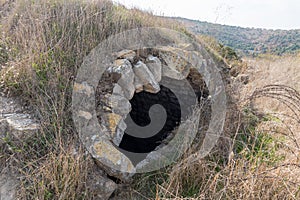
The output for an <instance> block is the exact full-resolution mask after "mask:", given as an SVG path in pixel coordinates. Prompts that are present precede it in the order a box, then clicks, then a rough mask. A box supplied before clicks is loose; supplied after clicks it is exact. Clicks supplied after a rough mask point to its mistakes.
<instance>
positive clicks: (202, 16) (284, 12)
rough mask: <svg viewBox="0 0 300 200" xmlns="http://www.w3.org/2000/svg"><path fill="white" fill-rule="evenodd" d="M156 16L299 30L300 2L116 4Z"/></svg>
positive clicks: (154, 0)
mask: <svg viewBox="0 0 300 200" xmlns="http://www.w3.org/2000/svg"><path fill="white" fill-rule="evenodd" d="M114 2H117V3H121V4H123V5H125V6H126V7H128V8H132V7H137V8H140V9H142V10H148V11H152V12H153V13H154V14H155V15H163V16H175V17H184V18H189V19H195V20H200V21H207V22H212V23H218V24H226V25H233V26H241V27H249V28H252V27H253V28H267V29H288V30H289V29H300V0H179V1H178V0H114Z"/></svg>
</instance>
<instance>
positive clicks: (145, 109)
mask: <svg viewBox="0 0 300 200" xmlns="http://www.w3.org/2000/svg"><path fill="white" fill-rule="evenodd" d="M130 103H131V107H132V110H131V112H130V116H131V118H132V120H133V121H134V122H135V123H136V124H137V125H139V126H142V127H143V126H147V125H148V124H149V123H151V120H150V117H149V110H150V108H151V107H152V106H153V105H155V104H160V105H161V106H163V107H164V109H165V111H166V114H167V119H166V123H165V124H164V126H163V128H162V129H161V130H160V131H159V132H158V133H157V134H156V135H154V136H152V137H149V138H138V137H134V136H132V135H129V134H127V133H126V130H125V134H124V136H123V139H122V141H121V143H120V145H119V147H120V148H121V149H123V150H126V151H129V152H134V153H149V152H151V151H153V150H155V148H156V147H157V146H159V145H160V144H161V142H162V140H164V139H165V138H166V137H167V136H168V134H169V133H170V132H171V131H173V130H174V129H175V128H176V127H177V126H178V125H179V123H180V121H181V109H180V104H179V102H178V99H177V98H176V96H175V94H174V93H173V92H172V91H171V90H170V89H168V88H166V87H164V86H161V90H160V92H158V93H156V94H152V93H149V92H144V91H143V92H140V93H136V94H135V95H134V97H133V98H132V99H131V100H130Z"/></svg>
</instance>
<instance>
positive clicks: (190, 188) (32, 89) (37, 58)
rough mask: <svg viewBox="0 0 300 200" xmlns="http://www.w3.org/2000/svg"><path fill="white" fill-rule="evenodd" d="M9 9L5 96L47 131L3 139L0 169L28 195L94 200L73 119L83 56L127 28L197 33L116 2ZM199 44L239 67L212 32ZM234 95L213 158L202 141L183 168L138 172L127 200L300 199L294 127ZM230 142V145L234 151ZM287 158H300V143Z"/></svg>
mask: <svg viewBox="0 0 300 200" xmlns="http://www.w3.org/2000/svg"><path fill="white" fill-rule="evenodd" d="M1 4H2V6H1V7H0V32H1V36H0V65H1V68H2V71H1V80H0V81H1V82H0V84H1V85H0V86H1V92H4V93H6V94H7V95H17V96H19V97H20V98H22V99H23V100H24V101H25V102H26V103H27V104H30V106H31V107H32V108H33V110H35V113H36V115H37V117H38V118H39V119H40V121H41V130H40V133H38V134H37V135H35V136H34V137H33V138H30V139H28V140H26V141H23V140H22V141H20V140H18V141H15V140H13V139H11V140H6V141H3V142H4V145H3V146H0V163H5V165H11V166H10V167H13V168H14V169H15V170H16V171H17V172H18V173H20V174H21V177H20V180H21V183H22V184H21V186H20V189H19V191H20V192H19V194H18V195H19V198H20V199H66V200H67V199H68V200H69V199H95V198H96V197H94V196H93V194H92V193H91V192H90V191H89V188H88V187H87V182H88V178H89V177H90V176H91V173H92V172H93V170H95V169H93V167H92V166H93V161H91V159H90V158H89V156H87V155H86V154H85V151H84V150H82V148H80V147H78V146H80V145H78V144H79V143H80V142H79V140H78V136H77V133H76V130H75V127H74V124H73V121H72V113H71V95H72V86H73V81H74V77H75V76H76V71H77V69H78V68H79V67H80V65H81V63H82V60H83V58H84V57H85V56H86V55H87V54H88V53H89V52H90V51H91V50H92V49H93V48H94V47H96V46H97V45H98V44H99V43H100V42H101V41H103V40H104V39H106V38H107V37H109V36H110V35H113V34H116V33H119V32H121V31H124V30H128V29H133V28H138V27H149V26H150V27H153V26H158V27H167V28H171V29H175V30H179V31H182V32H183V33H185V34H190V33H189V32H188V31H186V30H185V28H183V27H182V26H180V25H179V24H177V23H176V22H174V21H170V20H169V19H163V18H160V17H155V16H153V15H151V14H149V13H144V12H141V11H139V10H136V9H132V10H128V9H125V8H124V7H122V6H119V5H114V4H113V3H112V2H111V1H109V0H94V1H84V0H71V1H62V0H51V1H48V0H39V1H32V0H13V1H11V0H8V1H6V3H1ZM200 40H203V42H204V43H205V44H206V45H207V48H208V49H209V50H210V51H211V52H218V54H220V55H219V57H217V59H218V58H221V59H222V60H223V61H224V62H225V61H226V62H227V63H229V65H232V66H233V65H234V66H235V68H237V67H238V66H240V65H239V63H241V60H240V58H239V57H238V56H237V54H236V53H235V52H234V51H233V50H232V49H231V48H228V47H226V46H223V45H220V44H218V43H217V42H216V41H214V40H210V39H204V36H203V38H201V37H200ZM228 46H229V45H228ZM233 80H235V79H232V80H231V79H230V80H228V83H226V84H228V90H229V91H228V92H229V93H234V94H236V93H238V92H237V91H238V89H239V88H240V87H242V84H240V83H239V82H238V83H237V85H234V84H233V83H232V85H230V84H229V83H231V82H233ZM260 92H261V93H260ZM276 92H277V93H276ZM280 92H281V91H280ZM257 93H258V94H261V95H262V96H263V95H267V94H268V93H266V92H265V91H259V92H257ZM293 94H297V93H296V92H295V93H293ZM230 95H231V94H229V96H228V98H229V99H228V101H229V102H230V103H232V104H234V105H235V106H232V107H230V110H229V111H228V113H229V114H228V116H230V117H231V118H229V119H228V122H227V123H226V127H225V131H226V132H227V133H229V134H228V135H223V137H222V138H221V139H220V142H219V144H218V146H217V147H216V148H215V149H214V151H213V152H212V153H211V155H210V156H208V157H206V158H204V159H195V158H198V157H197V155H198V151H199V149H200V146H201V143H200V142H199V141H200V138H196V141H198V142H199V143H197V142H195V143H194V144H193V146H192V147H191V148H190V149H189V151H188V152H186V153H185V155H184V156H183V157H182V158H181V159H180V160H179V161H178V162H177V163H174V164H173V165H171V166H170V167H168V168H167V169H162V170H159V171H155V172H151V173H148V174H142V175H138V176H136V177H135V179H134V182H133V183H132V184H131V186H130V187H129V191H130V192H129V193H130V194H129V197H124V196H123V197H122V199H133V197H132V196H135V197H136V196H137V197H136V198H137V199H157V200H159V199H186V198H188V199H271V198H272V199H298V198H299V197H300V193H299V185H300V184H299V183H300V182H299V180H297V176H296V175H297V174H295V173H296V172H298V171H297V170H298V168H299V165H298V164H297V163H296V162H294V160H292V161H291V160H285V157H286V154H287V153H283V152H282V151H279V150H280V149H281V150H282V149H284V150H286V149H288V147H286V146H285V145H284V142H286V141H292V142H291V143H293V142H294V140H293V138H292V137H290V136H291V135H293V134H295V131H293V130H290V129H288V128H286V127H285V126H284V125H285V123H284V122H282V124H283V125H282V124H281V125H282V126H276V127H275V128H274V126H272V124H274V123H277V122H278V120H279V119H278V118H277V117H274V116H273V115H272V116H266V115H264V114H262V113H259V112H258V111H256V110H255V109H254V108H253V106H252V100H253V99H255V98H258V97H256V96H255V97H253V99H250V98H248V99H247V100H246V101H243V102H239V101H236V99H234V98H231V96H230ZM271 95H273V96H275V97H278V98H279V97H282V96H283V97H285V98H286V102H285V103H287V104H293V105H295V106H294V110H296V111H297V112H298V110H299V112H300V108H299V107H300V106H299V97H298V96H296V97H295V96H291V94H289V93H287V94H286V93H283V94H282V93H278V91H275V92H274V91H271ZM279 99H280V98H279ZM295 102H296V103H295ZM297 106H298V107H297ZM297 109H298V110H297ZM265 123H269V124H270V125H269V126H268V127H267V128H268V129H260V128H259V127H260V126H261V125H262V124H265ZM282 132H283V133H284V134H281V133H282ZM278 135H279V136H280V137H279V136H278ZM224 140H226V141H229V142H227V143H226V144H228V143H230V147H229V148H228V149H224V146H225V145H224V144H225V143H222V141H224ZM294 143H295V142H294ZM294 143H293V144H294ZM8 146H9V147H11V146H13V147H14V148H9V147H8ZM74 149H77V152H76V154H74ZM287 152H288V153H289V155H292V156H294V158H296V159H298V158H299V155H300V154H299V147H297V146H296V147H295V148H294V149H292V150H289V149H288V151H287ZM291 152H293V154H292V153H291ZM283 162H284V165H283ZM0 170H1V169H0ZM121 188H122V187H121ZM131 194H132V196H130V195H131Z"/></svg>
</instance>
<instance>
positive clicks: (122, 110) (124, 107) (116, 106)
mask: <svg viewBox="0 0 300 200" xmlns="http://www.w3.org/2000/svg"><path fill="white" fill-rule="evenodd" d="M109 101H110V106H111V108H112V112H113V113H115V114H118V115H121V116H122V117H126V116H127V114H128V113H129V112H130V111H131V104H130V103H129V101H128V99H126V98H125V97H123V96H120V95H115V94H112V95H111V96H110V98H109Z"/></svg>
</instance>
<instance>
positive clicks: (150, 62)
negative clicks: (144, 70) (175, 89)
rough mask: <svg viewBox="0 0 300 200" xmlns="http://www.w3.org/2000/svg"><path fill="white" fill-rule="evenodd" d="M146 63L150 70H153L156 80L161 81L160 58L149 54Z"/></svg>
mask: <svg viewBox="0 0 300 200" xmlns="http://www.w3.org/2000/svg"><path fill="white" fill-rule="evenodd" d="M146 65H147V67H148V68H149V70H150V71H151V72H152V74H153V76H154V78H155V81H156V82H160V81H161V70H162V69H161V68H162V65H161V62H160V60H159V58H157V57H154V56H152V55H149V56H148V58H147V59H146Z"/></svg>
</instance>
